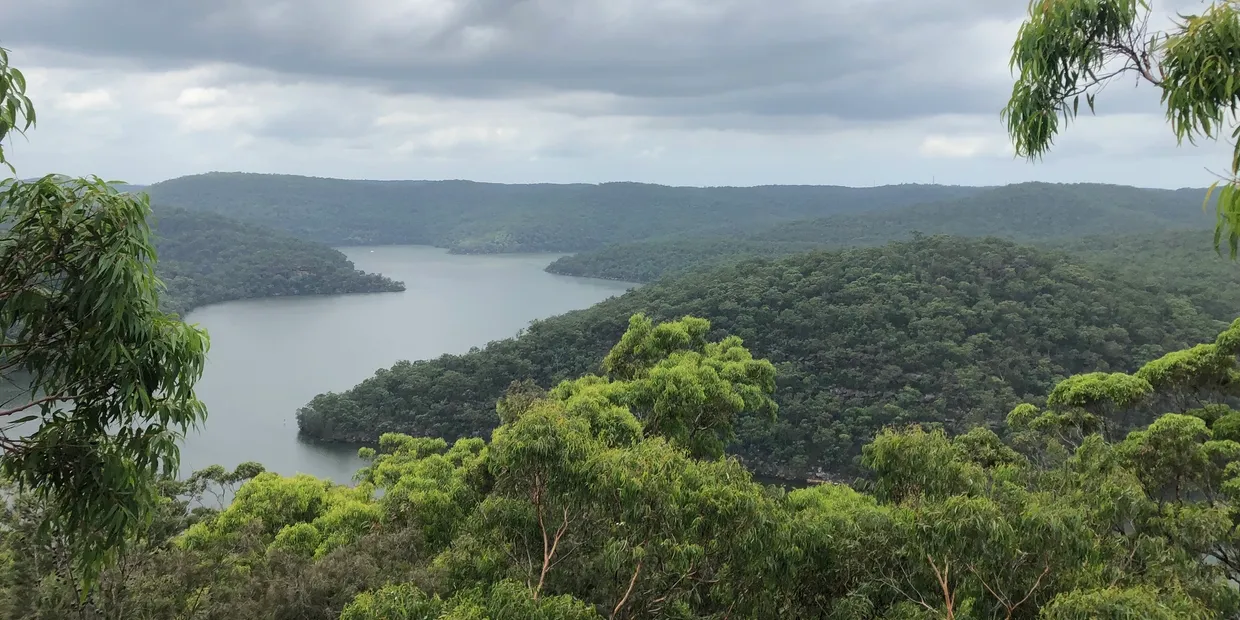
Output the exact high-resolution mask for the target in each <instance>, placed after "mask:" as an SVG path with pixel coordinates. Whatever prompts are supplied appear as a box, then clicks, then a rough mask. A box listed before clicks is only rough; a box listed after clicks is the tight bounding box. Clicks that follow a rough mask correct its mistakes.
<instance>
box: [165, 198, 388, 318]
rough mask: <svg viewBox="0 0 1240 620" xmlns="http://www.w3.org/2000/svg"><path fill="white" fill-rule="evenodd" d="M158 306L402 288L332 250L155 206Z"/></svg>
mask: <svg viewBox="0 0 1240 620" xmlns="http://www.w3.org/2000/svg"><path fill="white" fill-rule="evenodd" d="M154 211H155V213H154V218H153V220H154V222H153V226H152V228H153V230H154V234H155V247H156V250H157V251H158V253H159V262H158V263H157V264H156V267H155V272H156V274H157V275H158V276H159V277H160V279H162V280H163V281H164V283H165V284H166V285H167V287H168V288H167V291H165V293H164V294H163V295H162V296H161V303H162V304H163V305H164V307H165V309H167V310H169V311H172V312H177V313H184V312H186V311H188V310H190V309H192V308H195V307H197V306H202V305H205V304H211V303H218V302H221V301H229V300H233V299H248V298H252V297H273V296H281V295H325V294H336V293H375V292H383V291H402V290H404V289H405V287H404V285H403V284H401V283H400V282H393V281H392V280H390V279H388V278H386V277H384V276H382V275H377V274H368V273H363V272H361V271H359V270H357V269H355V268H354V267H353V263H352V262H350V261H349V259H348V258H346V257H345V255H344V254H341V253H340V252H339V251H337V250H335V249H333V248H330V247H328V246H326V245H323V244H320V243H315V242H312V241H303V240H301V239H295V238H292V237H289V236H287V235H283V234H280V233H277V232H275V231H272V230H267V229H264V228H261V227H257V226H253V225H250V224H244V223H241V222H237V221H234V220H231V219H228V218H225V217H221V216H219V215H214V214H211V213H195V212H192V211H186V210H184V209H177V208H173V207H159V206H157V207H155V208H154Z"/></svg>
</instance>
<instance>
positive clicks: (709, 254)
mask: <svg viewBox="0 0 1240 620" xmlns="http://www.w3.org/2000/svg"><path fill="white" fill-rule="evenodd" d="M1204 197H1205V190H1204V189H1181V190H1174V191H1172V190H1160V189H1139V188H1135V187H1126V186H1118V185H1099V184H1072V185H1060V184H1050V183H1022V184H1018V185H1008V186H1004V187H998V188H992V189H988V190H985V191H983V192H980V193H978V194H975V195H971V196H967V197H964V198H960V199H956V200H947V201H942V202H937V203H933V204H922V205H914V206H910V207H905V208H901V209H894V210H883V211H879V212H872V213H862V214H845V215H835V216H830V217H824V218H818V219H813V220H807V221H801V222H793V223H789V224H783V225H779V226H774V227H769V228H766V229H762V230H757V231H753V232H750V233H748V234H741V235H735V236H729V237H718V238H713V239H702V238H696V239H665V240H653V241H645V242H638V243H629V244H617V245H612V246H608V247H605V248H601V249H599V250H595V251H591V252H583V253H580V254H576V255H573V256H566V257H564V258H561V259H560V260H558V261H556V262H555V263H553V264H552V265H551V266H549V267H548V271H551V272H553V273H559V274H564V275H577V276H590V277H600V278H611V279H618V280H627V281H633V282H649V281H651V280H654V279H656V278H658V277H661V276H663V275H666V274H671V273H677V272H680V271H683V270H685V269H687V268H692V267H698V266H701V265H707V264H719V263H723V262H730V261H735V260H739V259H744V258H749V257H755V256H766V257H775V256H785V255H788V254H792V253H795V252H801V251H805V250H807V249H812V248H833V247H834V248H838V247H845V246H867V245H878V244H882V243H886V242H889V241H895V240H901V239H907V238H909V237H910V236H911V235H912V234H913V232H915V231H916V232H921V233H925V234H950V235H963V236H970V237H981V236H996V237H1003V238H1008V239H1014V240H1018V241H1045V240H1052V239H1054V240H1058V239H1064V238H1076V237H1084V236H1090V235H1106V236H1111V237H1114V236H1120V235H1128V234H1133V233H1146V232H1153V231H1164V230H1169V229H1200V230H1206V229H1211V228H1212V227H1213V225H1214V218H1213V217H1212V215H1211V214H1207V213H1205V212H1203V210H1202V208H1201V206H1202V200H1203V199H1204Z"/></svg>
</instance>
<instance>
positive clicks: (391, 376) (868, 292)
mask: <svg viewBox="0 0 1240 620" xmlns="http://www.w3.org/2000/svg"><path fill="white" fill-rule="evenodd" d="M637 313H644V314H645V316H647V317H648V318H649V319H650V320H651V321H653V322H655V323H657V322H665V321H672V320H676V319H679V318H681V317H684V316H686V315H692V316H697V317H701V318H703V319H707V320H709V322H710V325H711V332H710V333H709V334H708V335H707V336H706V337H707V338H712V339H720V340H721V339H722V338H723V335H724V334H725V333H726V334H731V335H735V336H737V337H740V338H742V339H743V340H744V343H745V346H746V347H747V348H748V349H749V350H750V351H752V352H753V354H754V356H756V357H761V358H767V359H769V360H771V362H772V363H773V364H775V366H776V368H777V369H778V374H777V376H776V377H775V383H776V388H775V392H774V394H775V396H774V399H775V401H776V402H778V405H779V419H778V420H776V421H775V422H770V421H769V418H764V417H761V416H743V417H741V418H739V419H738V420H737V421H736V425H735V434H736V436H737V441H736V442H734V443H733V444H732V445H731V446H730V447H729V449H730V450H731V451H732V452H733V453H734V454H737V455H739V456H741V457H742V459H743V460H744V462H745V463H746V464H747V465H748V466H749V467H750V468H752V469H754V470H755V471H758V472H761V473H764V474H776V475H785V476H788V477H805V476H806V475H807V474H810V475H812V474H817V473H819V471H820V470H822V471H825V472H847V473H853V472H855V471H856V469H857V463H856V461H855V458H856V456H857V455H859V453H860V449H861V446H862V445H863V444H865V443H866V442H868V441H869V440H870V439H871V438H873V437H874V434H875V433H876V432H877V431H878V430H879V429H881V428H882V427H884V426H886V425H888V424H909V423H923V424H940V425H942V426H943V427H944V428H946V429H947V430H949V431H951V432H964V431H966V430H968V429H969V428H971V427H972V426H975V425H979V424H980V425H986V426H988V427H989V428H991V429H992V430H995V431H999V430H1002V427H1003V419H1004V416H1005V415H1006V413H1007V412H1008V411H1011V409H1012V407H1014V406H1015V405H1016V404H1018V403H1019V402H1021V401H1022V400H1033V399H1035V398H1038V397H1039V396H1041V395H1043V394H1046V393H1047V392H1048V391H1050V389H1051V388H1053V387H1054V386H1055V385H1056V384H1057V383H1058V382H1059V381H1060V380H1062V379H1063V378H1064V377H1066V376H1068V375H1071V374H1073V373H1077V372H1085V371H1089V370H1095V369H1097V370H1100V371H1106V372H1116V371H1124V370H1132V369H1134V368H1136V367H1137V365H1138V364H1140V363H1142V362H1144V361H1146V360H1149V359H1151V358H1156V357H1158V356H1160V355H1162V354H1164V353H1165V352H1167V351H1170V350H1173V349H1176V348H1178V347H1182V346H1185V345H1187V344H1190V343H1192V342H1197V341H1200V340H1201V339H1204V338H1205V337H1207V336H1208V335H1210V334H1212V333H1217V330H1218V329H1219V328H1221V327H1222V324H1221V323H1218V322H1216V321H1214V320H1211V319H1210V318H1208V317H1206V316H1203V315H1202V314H1201V313H1200V312H1199V311H1198V310H1196V309H1195V308H1194V307H1193V305H1192V304H1191V303H1190V302H1189V301H1188V300H1186V299H1184V298H1182V297H1179V296H1177V295H1175V294H1172V293H1169V292H1167V291H1166V290H1165V289H1161V288H1157V287H1156V286H1155V285H1154V284H1152V283H1146V282H1142V283H1141V284H1139V285H1133V284H1129V283H1128V282H1127V281H1125V280H1124V279H1123V278H1117V277H1115V276H1114V275H1112V274H1111V273H1110V272H1105V271H1096V270H1093V269H1091V268H1089V267H1088V266H1086V265H1082V264H1080V263H1077V262H1074V261H1072V260H1070V259H1069V258H1067V257H1065V256H1064V255H1062V254H1052V253H1046V252H1041V251H1037V250H1035V249H1032V248H1028V247H1023V246H1017V245H1013V244H1011V243H1008V242H1002V241H998V240H967V239H958V238H940V237H927V238H922V239H919V240H915V241H912V242H908V243H902V244H894V245H890V246H886V247H882V248H871V249H857V250H848V251H843V252H819V253H813V254H803V255H799V256H795V257H790V258H787V259H784V260H781V261H778V262H763V261H750V262H746V263H742V264H737V265H733V266H730V267H723V268H719V269H717V270H713V271H709V272H702V273H695V274H690V275H686V276H683V277H680V278H675V279H669V280H666V281H661V282H656V283H653V284H650V285H648V286H645V287H642V288H640V289H638V290H635V291H632V292H629V293H628V294H626V295H624V296H622V297H619V298H616V299H612V300H608V301H605V302H603V303H601V304H598V305H596V306H594V307H593V308H590V309H587V310H583V311H579V312H572V313H568V314H566V315H563V316H560V317H555V318H552V319H548V320H544V321H536V322H535V323H533V324H532V325H531V326H530V328H529V329H528V330H526V331H525V333H524V334H523V335H521V336H519V337H517V338H514V339H509V340H503V341H499V342H494V343H491V344H490V345H488V346H487V347H486V348H485V349H483V350H481V351H479V352H474V353H468V354H465V355H449V356H444V357H441V358H439V359H437V360H430V361H421V362H413V363H409V362H401V363H398V364H396V365H395V366H393V367H392V368H390V369H383V370H380V371H378V372H377V373H376V375H375V376H374V377H372V378H370V379H368V380H366V381H364V382H362V383H361V384H359V385H358V386H357V387H355V388H354V389H352V390H350V391H348V392H344V393H336V394H325V395H321V396H318V397H316V398H315V399H314V400H313V401H311V402H310V403H309V404H307V405H306V406H305V407H304V408H303V409H302V410H301V411H300V412H299V416H298V422H299V425H300V428H301V430H302V432H303V433H305V434H307V435H310V436H312V437H319V438H326V439H338V440H350V441H373V440H374V438H376V437H377V436H379V435H380V434H381V433H384V432H406V433H410V434H414V435H423V434H424V435H431V436H441V437H445V438H448V439H453V438H456V437H463V436H471V435H473V436H476V435H483V434H485V433H488V432H489V431H490V430H491V429H492V428H493V427H494V426H495V424H496V417H495V413H494V412H495V401H496V399H498V398H499V397H500V396H502V395H503V394H504V392H505V390H506V389H508V387H509V385H510V384H511V383H512V382H513V381H518V380H524V379H532V380H533V381H534V383H535V384H537V385H540V386H543V387H544V388H551V387H552V386H554V385H556V384H557V383H559V382H561V381H563V380H565V379H569V378H571V377H575V376H580V375H582V374H586V373H590V372H602V371H603V369H602V367H601V365H600V360H603V359H604V358H605V356H607V354H608V351H609V350H610V348H611V347H612V345H613V344H614V343H616V342H617V341H618V340H619V339H620V338H621V337H622V334H624V333H625V330H626V328H628V327H629V326H630V318H631V317H632V316H633V315H634V314H637ZM1230 318H1233V317H1231V316H1229V317H1228V319H1230ZM634 333H636V332H634ZM593 389H595V390H598V389H602V388H593ZM678 393H679V392H678ZM640 410H642V406H637V405H634V408H633V411H634V412H635V413H637V412H639V411H640ZM1135 422H1140V420H1134V423H1135Z"/></svg>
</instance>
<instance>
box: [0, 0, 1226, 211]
mask: <svg viewBox="0 0 1240 620" xmlns="http://www.w3.org/2000/svg"><path fill="white" fill-rule="evenodd" d="M1199 6H1201V2H1200V1H1199V0H1167V1H1163V2H1158V1H1157V0H1155V3H1154V8H1155V12H1156V16H1155V20H1154V24H1155V25H1156V26H1161V25H1164V22H1161V21H1160V17H1158V16H1159V15H1163V14H1172V13H1174V12H1175V11H1176V10H1181V11H1183V10H1188V11H1192V10H1193V9H1194V8H1195V7H1199ZM1026 10H1027V2H1026V0H778V1H772V0H350V1H349V2H342V1H340V0H210V1H207V0H198V1H195V0H37V1H31V0H0V15H3V16H4V19H3V21H0V46H2V47H5V48H8V49H10V50H11V55H10V60H11V62H12V64H13V65H14V66H16V67H18V68H20V69H21V70H22V71H23V72H24V73H25V75H26V76H27V78H28V83H29V87H28V94H29V95H30V96H31V98H32V99H33V100H34V103H35V106H36V108H37V110H38V126H37V128H36V129H35V130H33V131H31V132H30V133H29V134H28V135H27V136H26V137H24V138H23V137H15V138H14V139H13V140H12V141H11V143H10V144H6V145H5V146H6V151H8V153H9V155H10V158H11V160H12V161H13V162H14V163H15V165H16V166H17V171H18V175H19V176H22V177H30V176H36V175H41V174H46V173H50V172H58V173H64V174H72V175H86V174H97V175H99V176H102V177H104V178H108V179H116V180H123V181H127V182H131V183H142V184H146V183H152V182H156V181H160V180H163V179H168V178H173V177H177V176H183V175H188V174H198V173H203V172H209V171H245V172H264V173H286V174H300V175H310V176H324V177H339V178H373V179H472V180H478V181H491V182H504V183H532V182H547V183H573V182H585V183H599V182H606V181H641V182H651V183H662V184H669V185H699V186H701V185H710V186H713V185H766V184H816V185H817V184H829V185H849V186H872V185H883V184H892V183H930V182H937V183H940V184H958V185H1000V184H1006V183H1014V182H1022V181H1031V180H1040V181H1054V182H1081V181H1090V182H1106V183H1120V184H1127V185H1137V186H1143V187H1170V188H1177V187H1204V186H1206V185H1208V184H1209V183H1210V182H1212V181H1213V180H1214V178H1215V177H1214V175H1213V174H1212V172H1211V171H1218V170H1220V169H1222V168H1223V167H1224V166H1225V165H1226V163H1227V161H1228V159H1227V155H1228V150H1227V148H1226V145H1224V144H1216V143H1205V144H1202V145H1200V146H1198V147H1192V146H1189V145H1188V144H1187V143H1186V144H1185V145H1184V146H1182V147H1179V148H1177V145H1176V140H1175V137H1174V135H1173V134H1172V133H1171V131H1170V129H1169V128H1168V127H1167V125H1166V121H1165V117H1164V115H1163V113H1162V110H1161V109H1160V107H1159V93H1158V91H1157V90H1155V89H1154V88H1153V87H1150V86H1149V85H1138V84H1137V83H1136V80H1135V79H1123V80H1120V81H1116V82H1114V83H1112V84H1111V85H1109V86H1108V87H1107V89H1106V90H1105V91H1104V92H1103V93H1102V94H1101V95H1100V96H1099V98H1098V115H1097V116H1096V117H1089V116H1087V115H1083V116H1082V117H1081V118H1080V119H1078V120H1077V121H1076V122H1075V123H1073V124H1072V125H1071V126H1069V127H1068V129H1067V131H1065V132H1064V134H1063V135H1062V136H1061V137H1060V138H1059V139H1058V140H1057V142H1056V146H1055V148H1054V150H1053V151H1052V152H1051V153H1050V154H1049V155H1048V156H1047V157H1046V158H1045V159H1044V160H1042V161H1041V162H1039V163H1030V162H1028V161H1026V160H1023V159H1017V158H1015V157H1014V155H1013V151H1012V148H1011V146H1010V142H1009V140H1008V138H1007V135H1006V133H1005V129H1004V126H1003V124H1002V122H1001V120H1000V117H999V111H1000V110H1001V109H1002V107H1003V105H1004V104H1005V103H1006V99H1007V96H1008V95H1009V94H1010V92H1011V85H1012V79H1013V78H1012V74H1011V72H1010V70H1009V67H1008V60H1009V56H1010V49H1011V44H1012V41H1013V40H1014V38H1015V36H1016V32H1017V29H1018V27H1019V25H1020V23H1021V21H1022V20H1023V18H1024V16H1025V12H1026Z"/></svg>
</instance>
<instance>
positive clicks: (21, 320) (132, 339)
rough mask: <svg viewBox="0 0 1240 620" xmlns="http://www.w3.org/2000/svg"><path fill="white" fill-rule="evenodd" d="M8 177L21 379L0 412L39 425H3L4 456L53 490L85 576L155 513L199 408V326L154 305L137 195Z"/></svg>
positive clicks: (202, 341)
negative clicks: (157, 483)
mask: <svg viewBox="0 0 1240 620" xmlns="http://www.w3.org/2000/svg"><path fill="white" fill-rule="evenodd" d="M3 189H4V194H3V196H0V204H3V205H4V206H3V207H0V221H3V222H4V225H5V226H4V230H3V232H2V233H0V263H3V264H4V265H5V269H4V270H3V272H0V345H2V346H3V349H2V351H3V352H2V353H0V373H3V375H4V378H5V379H6V380H7V379H8V378H9V377H10V375H13V374H16V373H19V372H20V373H22V375H23V377H27V376H28V377H29V381H28V385H29V392H28V394H27V395H26V396H27V398H25V399H23V400H21V401H19V402H24V403H25V404H22V405H18V406H16V407H8V408H6V409H4V410H3V411H0V416H3V418H4V419H5V420H6V421H7V422H8V423H9V424H10V425H16V424H19V423H31V422H35V423H37V429H36V430H34V431H33V432H32V433H26V434H24V436H22V437H20V438H9V437H5V438H4V439H3V448H4V454H3V456H2V457H0V470H3V473H4V475H6V476H9V477H11V478H12V479H13V480H15V481H16V482H18V483H19V484H21V485H22V486H24V487H26V488H29V489H30V490H31V491H32V492H35V493H37V494H38V495H39V496H40V497H42V498H44V499H47V500H49V501H51V502H52V503H54V504H55V506H56V510H55V511H54V512H53V513H51V514H52V518H50V519H49V520H48V522H47V523H46V526H47V527H48V528H55V529H62V530H64V532H65V533H66V534H67V535H69V536H70V537H71V541H72V544H73V545H74V549H75V553H76V557H77V558H78V559H79V560H80V563H81V566H80V568H81V569H82V571H83V573H84V575H85V577H86V578H88V579H89V578H90V577H92V576H93V572H94V569H96V568H98V567H99V566H100V565H101V563H102V562H103V561H104V560H105V559H106V556H108V555H109V554H111V553H112V552H113V551H115V550H117V549H120V548H122V547H123V546H124V544H125V541H126V539H127V538H128V537H129V536H130V535H131V534H132V530H133V528H135V527H137V526H138V525H140V524H141V523H142V522H143V521H145V520H146V519H147V518H149V512H150V510H151V509H152V505H153V503H154V502H155V496H154V486H153V481H154V477H155V476H156V475H157V474H159V473H160V472H171V471H175V469H176V466H177V460H178V455H179V451H178V447H177V441H178V439H179V438H180V436H181V434H183V433H184V432H185V431H186V430H187V429H188V428H190V427H191V426H193V425H195V424H197V423H199V422H201V421H202V420H203V419H204V418H205V416H206V411H205V409H204V408H203V406H202V404H201V403H200V402H199V401H198V400H197V399H196V398H195V396H194V391H193V386H194V383H195V381H197V379H198V377H199V375H200V374H201V372H202V366H203V363H204V361H205V358H206V352H207V337H206V334H205V333H204V332H202V331H200V330H197V329H195V328H193V327H190V326H187V325H185V324H183V323H180V322H178V321H176V320H175V319H174V318H173V317H172V316H170V315H167V314H164V313H163V312H161V311H160V310H159V309H158V291H159V283H158V280H157V279H156V278H155V274H154V273H153V271H152V269H151V264H152V262H153V261H154V256H155V254H154V248H153V247H152V245H151V239H150V231H149V229H148V228H147V224H146V217H147V215H148V213H149V208H148V206H147V204H146V202H145V200H143V199H141V198H140V197H137V196H132V195H128V194H121V193H118V192H117V191H116V190H115V189H114V188H113V187H112V186H110V185H108V184H107V183H105V182H103V181H102V180H99V179H67V178H64V177H56V176H47V177H43V178H42V179H39V180H37V181H33V182H19V181H8V182H7V183H6V184H5V186H4V188H3ZM10 428H11V426H10Z"/></svg>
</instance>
